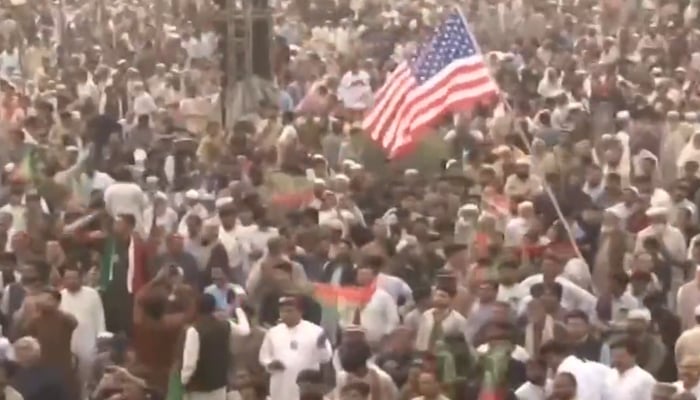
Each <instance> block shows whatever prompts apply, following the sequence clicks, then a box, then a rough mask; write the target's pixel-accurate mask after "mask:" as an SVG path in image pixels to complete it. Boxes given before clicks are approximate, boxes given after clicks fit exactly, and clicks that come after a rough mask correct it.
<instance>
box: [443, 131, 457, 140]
mask: <svg viewBox="0 0 700 400" xmlns="http://www.w3.org/2000/svg"><path fill="white" fill-rule="evenodd" d="M456 137H457V131H456V130H455V129H450V130H449V131H448V132H447V133H446V134H445V136H444V137H443V139H444V140H445V141H446V142H450V141H452V140H453V139H454V138H456Z"/></svg>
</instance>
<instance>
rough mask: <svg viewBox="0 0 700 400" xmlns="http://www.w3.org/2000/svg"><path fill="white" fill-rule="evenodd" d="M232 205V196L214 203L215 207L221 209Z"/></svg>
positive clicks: (221, 198)
mask: <svg viewBox="0 0 700 400" xmlns="http://www.w3.org/2000/svg"><path fill="white" fill-rule="evenodd" d="M231 203H233V197H230V196H226V197H220V198H218V199H216V201H215V202H214V207H216V208H221V207H223V206H226V205H229V204H231Z"/></svg>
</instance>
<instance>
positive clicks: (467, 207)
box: [457, 203, 479, 214]
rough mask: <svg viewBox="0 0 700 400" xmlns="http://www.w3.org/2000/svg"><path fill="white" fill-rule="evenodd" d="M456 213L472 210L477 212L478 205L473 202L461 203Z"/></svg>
mask: <svg viewBox="0 0 700 400" xmlns="http://www.w3.org/2000/svg"><path fill="white" fill-rule="evenodd" d="M457 212H458V213H460V214H461V213H463V212H473V213H478V212H479V206H477V205H476V204H474V203H467V204H465V205H463V206H462V207H460V208H459V210H458V211H457Z"/></svg>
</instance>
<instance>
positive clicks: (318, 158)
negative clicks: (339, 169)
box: [311, 153, 326, 161]
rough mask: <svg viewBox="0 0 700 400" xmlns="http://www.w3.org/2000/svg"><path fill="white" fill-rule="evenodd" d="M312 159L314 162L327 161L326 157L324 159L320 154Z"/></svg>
mask: <svg viewBox="0 0 700 400" xmlns="http://www.w3.org/2000/svg"><path fill="white" fill-rule="evenodd" d="M311 159H312V160H323V161H326V157H324V156H323V155H322V154H318V153H316V154H314V155H313V156H311Z"/></svg>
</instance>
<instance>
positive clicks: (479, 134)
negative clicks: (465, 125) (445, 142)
mask: <svg viewBox="0 0 700 400" xmlns="http://www.w3.org/2000/svg"><path fill="white" fill-rule="evenodd" d="M469 134H470V135H471V136H472V137H473V138H474V139H476V140H478V141H479V142H483V141H484V132H482V131H480V130H478V129H472V130H470V131H469Z"/></svg>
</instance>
